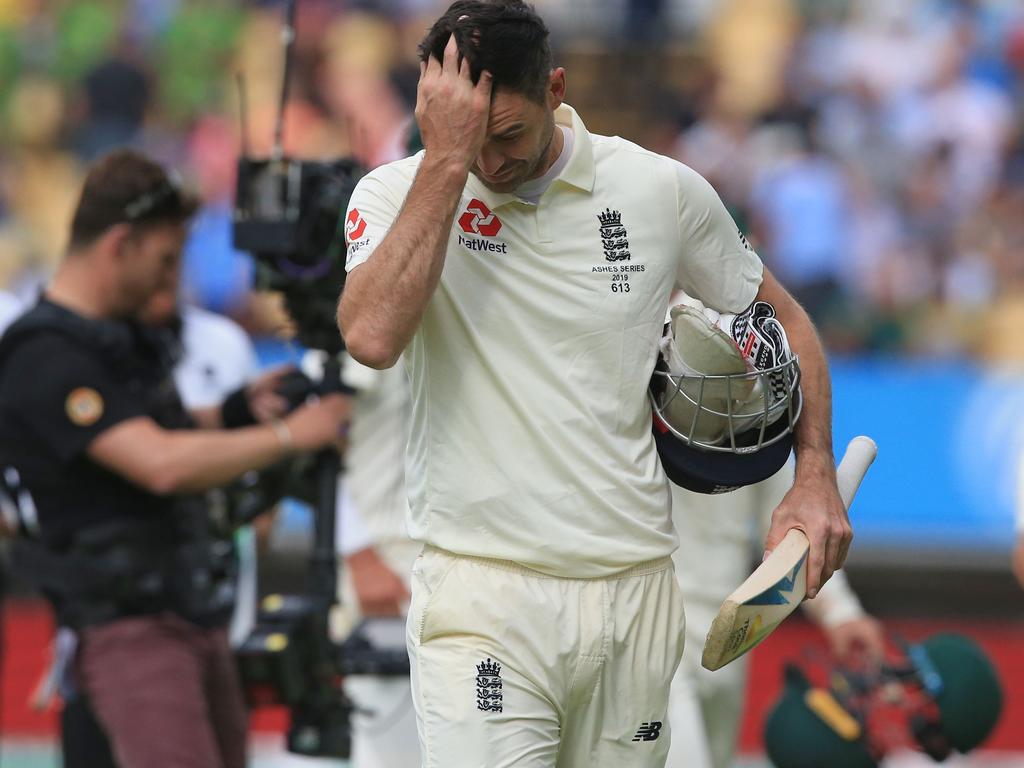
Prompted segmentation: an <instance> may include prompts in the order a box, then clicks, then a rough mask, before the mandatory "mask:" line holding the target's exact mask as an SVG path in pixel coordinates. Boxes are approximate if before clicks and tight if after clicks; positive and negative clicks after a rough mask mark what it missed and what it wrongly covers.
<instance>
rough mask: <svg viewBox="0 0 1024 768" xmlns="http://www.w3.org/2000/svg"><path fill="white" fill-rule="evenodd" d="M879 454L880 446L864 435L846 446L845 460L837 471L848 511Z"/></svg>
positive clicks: (841, 495) (837, 480)
mask: <svg viewBox="0 0 1024 768" xmlns="http://www.w3.org/2000/svg"><path fill="white" fill-rule="evenodd" d="M877 454H878V446H877V445H876V444H875V441H874V440H872V439H871V438H870V437H865V436H864V435H860V436H858V437H855V438H853V440H851V441H850V443H849V445H847V446H846V453H844V454H843V460H842V461H840V462H839V467H838V468H837V469H836V483H837V484H838V485H839V495H840V497H841V498H842V499H843V506H844V507H846V508H847V509H849V508H850V505H851V504H852V503H853V497H854V496H855V495H856V494H857V489H858V488H860V483H861V481H862V480H863V479H864V475H865V474H866V473H867V471H868V467H870V466H871V462H873V461H874V460H875V456H876V455H877Z"/></svg>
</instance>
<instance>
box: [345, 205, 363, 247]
mask: <svg viewBox="0 0 1024 768" xmlns="http://www.w3.org/2000/svg"><path fill="white" fill-rule="evenodd" d="M364 232H366V219H364V218H363V216H362V214H360V213H359V209H358V208H353V209H352V210H351V211H349V213H348V218H347V219H346V220H345V237H346V238H348V241H349V242H350V243H352V242H355V241H356V240H358V239H359V238H360V237H362V236H363V233H364Z"/></svg>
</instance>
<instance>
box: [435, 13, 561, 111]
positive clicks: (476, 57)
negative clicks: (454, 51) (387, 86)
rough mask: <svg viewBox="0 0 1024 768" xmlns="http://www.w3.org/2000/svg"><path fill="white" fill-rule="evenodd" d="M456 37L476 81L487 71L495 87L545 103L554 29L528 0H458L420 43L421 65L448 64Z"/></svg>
mask: <svg viewBox="0 0 1024 768" xmlns="http://www.w3.org/2000/svg"><path fill="white" fill-rule="evenodd" d="M452 34H454V35H455V42H456V43H457V44H458V46H459V53H460V54H461V55H462V56H464V57H466V58H467V59H469V68H470V73H471V74H472V77H473V82H474V83H475V82H477V80H479V78H480V73H481V72H482V71H483V70H485V69H486V70H487V71H488V72H490V73H491V75H492V76H493V77H494V88H495V89H498V88H505V89H506V90H509V91H514V92H515V93H521V94H522V95H524V96H526V97H527V98H529V99H532V100H533V101H536V102H539V103H543V102H544V94H545V92H546V91H547V85H548V77H549V75H550V74H551V69H552V67H553V61H552V56H551V46H550V45H549V44H548V28H547V25H545V24H544V20H543V19H541V17H540V16H538V15H537V12H536V11H535V10H534V8H533V6H532V5H528V4H527V3H524V2H523V1H522V0H456V2H454V3H452V4H451V5H450V6H449V7H448V10H447V11H445V12H444V15H443V16H441V18H439V19H438V20H437V21H435V22H434V26H432V27H431V28H430V31H429V32H427V36H426V37H424V38H423V42H421V43H420V47H419V53H420V61H427V58H428V57H430V56H433V57H434V58H436V59H437V60H438V61H443V59H444V48H445V46H446V45H447V44H448V38H449V37H450V36H451V35H452Z"/></svg>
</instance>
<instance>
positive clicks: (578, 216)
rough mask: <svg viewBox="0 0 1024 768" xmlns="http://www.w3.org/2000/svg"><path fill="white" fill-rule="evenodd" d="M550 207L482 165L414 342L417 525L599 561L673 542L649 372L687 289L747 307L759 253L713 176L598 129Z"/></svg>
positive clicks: (352, 261)
mask: <svg viewBox="0 0 1024 768" xmlns="http://www.w3.org/2000/svg"><path fill="white" fill-rule="evenodd" d="M555 116H556V120H557V121H558V122H559V124H562V125H566V126H568V127H570V128H571V129H572V131H573V151H572V156H571V158H570V159H569V162H568V164H567V165H566V167H565V168H564V169H563V171H562V173H561V174H560V175H559V177H558V178H557V179H556V180H555V181H554V183H552V185H551V186H550V187H549V188H548V189H547V190H546V191H545V192H544V194H543V195H542V196H541V198H540V200H539V202H538V204H537V205H530V204H527V203H524V202H523V201H521V200H519V199H518V198H516V197H515V195H513V194H501V193H495V192H492V191H490V190H488V189H487V188H486V187H484V186H483V185H482V184H481V183H480V182H479V181H478V180H477V179H476V178H475V177H473V176H470V177H469V180H468V181H467V183H466V188H465V190H464V191H463V195H462V201H461V203H460V205H459V209H458V211H457V213H456V216H455V224H454V226H453V227H452V231H451V235H450V237H449V241H448V248H447V254H446V257H445V265H444V269H443V272H442V275H441V281H440V284H439V285H438V288H437V290H436V292H435V294H434V296H433V298H432V299H431V301H430V303H429V305H428V306H427V309H426V312H425V313H424V316H423V320H422V323H421V325H420V328H419V330H418V331H417V333H416V335H415V337H414V338H413V340H412V342H411V343H410V345H409V347H408V348H407V349H406V350H405V353H404V357H405V362H406V366H407V367H408V370H409V376H410V381H411V386H412V398H413V403H412V430H411V438H410V442H409V449H408V454H407V467H406V477H407V482H408V487H409V497H410V520H409V533H410V535H411V536H412V537H413V538H415V539H419V540H422V541H425V542H428V543H430V544H433V545H435V546H438V547H441V548H443V549H447V550H449V551H452V552H456V553H461V554H469V555H476V556H482V557H492V558H501V559H505V560H512V561H515V562H518V563H521V564H523V565H526V566H528V567H530V568H535V569H537V570H540V571H543V572H546V573H552V574H557V575H564V576H575V577H592V576H605V575H609V574H613V573H615V572H617V571H621V570H623V569H625V568H627V567H629V566H631V565H633V564H635V563H637V562H641V561H644V560H650V559H654V558H658V557H663V556H666V555H669V554H670V553H671V552H672V551H673V550H674V549H675V547H676V536H675V532H674V530H673V527H672V522H671V517H670V501H669V491H668V484H667V480H666V478H665V475H664V473H663V471H662V468H661V464H660V462H659V460H658V455H657V452H656V450H655V447H654V440H653V438H652V436H651V409H650V405H649V403H648V400H647V385H648V382H649V381H650V378H651V373H652V371H653V368H654V363H655V358H656V355H657V345H658V339H659V337H660V336H661V330H662V324H663V321H664V317H665V312H666V309H667V307H668V300H669V294H670V293H671V291H672V290H673V288H674V287H679V288H682V289H683V290H685V291H686V292H687V293H688V294H690V295H691V296H695V297H697V298H699V299H700V300H701V301H703V302H704V303H705V304H707V305H708V306H710V307H712V308H714V309H717V310H719V311H727V312H739V311H741V310H743V309H745V308H746V307H747V306H748V305H749V304H750V303H751V301H753V299H754V297H755V295H756V293H757V289H758V287H759V285H760V282H761V276H762V266H761V262H760V260H759V259H758V257H757V255H756V254H755V253H754V252H753V251H752V250H750V248H749V246H747V245H746V243H745V241H744V240H743V238H742V237H741V236H740V234H739V232H738V231H737V229H736V225H735V224H734V223H733V221H732V220H731V218H730V217H729V215H728V213H727V212H726V210H725V207H724V206H723V205H722V203H721V201H720V200H719V198H718V195H717V194H716V193H715V191H714V190H713V189H712V188H711V186H710V185H709V184H708V183H707V181H705V180H704V179H703V178H702V177H700V176H699V175H698V174H697V173H695V172H694V171H692V170H691V169H689V168H687V167H686V166H684V165H682V164H680V163H678V162H676V161H674V160H671V159H669V158H666V157H663V156H660V155H657V154H654V153H652V152H648V151H646V150H644V149H642V148H640V147H638V146H636V145H634V144H631V143H630V142H628V141H625V140H623V139H620V138H617V137H606V136H597V135H593V134H590V133H588V132H587V129H586V127H585V126H584V125H583V123H582V121H581V120H580V118H579V116H578V115H577V114H576V113H575V111H573V110H572V109H571V108H570V107H568V106H566V105H563V106H562V107H561V108H559V110H558V111H557V112H556V115H555ZM421 159H422V153H420V154H419V155H416V156H415V157H411V158H407V159H405V160H399V161H397V162H394V163H390V164H388V165H384V166H381V167H380V168H377V169H376V170H374V171H372V172H371V173H369V174H368V175H367V176H365V177H364V178H363V179H362V180H361V181H360V183H359V186H358V187H357V189H356V191H355V193H354V194H353V196H352V200H351V202H350V205H349V211H348V219H347V231H346V234H347V239H348V268H349V269H350V270H351V269H354V268H356V267H359V265H363V264H365V266H363V267H362V268H363V269H373V259H372V254H373V251H374V249H375V248H376V247H377V246H378V245H379V244H380V242H381V240H382V239H383V238H384V237H385V235H386V234H387V231H388V229H389V227H390V226H391V224H392V222H394V220H395V219H396V217H397V216H398V213H399V211H400V209H401V206H402V203H403V201H404V200H405V196H406V194H407V193H408V190H409V187H410V185H411V184H412V181H413V177H414V176H415V174H416V171H417V168H418V167H419V164H420V161H421Z"/></svg>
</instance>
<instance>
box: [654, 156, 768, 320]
mask: <svg viewBox="0 0 1024 768" xmlns="http://www.w3.org/2000/svg"><path fill="white" fill-rule="evenodd" d="M674 165H675V170H676V183H677V196H678V207H679V243H680V253H679V265H678V268H677V271H676V287H677V288H681V289H682V290H684V291H685V292H686V293H687V294H689V295H690V296H692V297H694V298H695V299H699V300H700V301H701V302H703V303H704V304H705V305H706V306H708V307H711V308H712V309H715V310H717V311H719V312H733V313H736V312H742V311H743V310H744V309H746V308H747V307H749V306H750V304H751V303H752V302H753V301H754V298H755V297H756V296H757V291H758V288H760V286H761V279H762V277H763V275H764V266H763V265H762V263H761V259H760V258H759V257H758V255H757V254H756V253H755V252H754V249H753V248H751V247H750V243H748V242H747V239H746V238H745V237H744V236H743V234H742V233H741V232H740V231H739V229H738V228H737V227H736V223H735V222H734V221H733V220H732V217H731V216H730V215H729V212H728V211H727V210H726V209H725V205H724V204H723V203H722V200H721V199H720V198H719V197H718V193H717V192H715V190H714V188H713V187H712V186H711V184H709V183H708V181H707V179H705V178H704V177H703V176H701V175H700V174H699V173H697V172H696V171H694V170H693V169H692V168H688V167H687V166H685V165H683V164H682V163H674Z"/></svg>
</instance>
